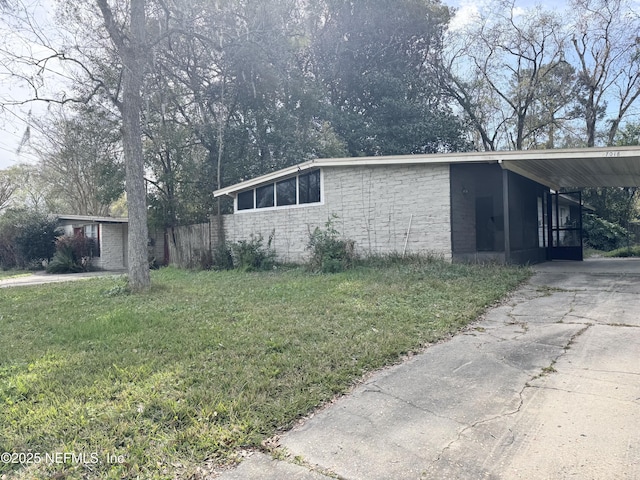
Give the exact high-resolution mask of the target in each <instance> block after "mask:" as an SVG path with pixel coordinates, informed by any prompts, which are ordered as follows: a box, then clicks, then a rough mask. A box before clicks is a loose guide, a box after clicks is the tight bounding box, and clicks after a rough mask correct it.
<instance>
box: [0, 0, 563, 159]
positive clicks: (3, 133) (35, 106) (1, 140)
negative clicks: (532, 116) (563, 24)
mask: <svg viewBox="0 0 640 480" xmlns="http://www.w3.org/2000/svg"><path fill="white" fill-rule="evenodd" d="M48 1H50V0H41V2H44V3H46V2H48ZM486 1H487V0H478V1H471V0H443V3H445V4H446V5H449V6H452V7H455V8H457V15H456V17H455V18H454V20H453V23H452V28H457V27H458V26H460V25H463V24H464V23H465V22H468V21H470V19H471V18H473V15H474V14H475V13H477V12H478V9H480V8H482V5H483V4H484V3H486ZM545 2H548V3H549V4H550V5H553V6H555V7H556V8H557V7H558V6H559V5H561V4H562V3H564V2H558V1H557V0H555V1H554V0H544V1H543V2H542V3H543V4H544V3H545ZM536 3H540V2H535V1H533V0H516V7H517V8H518V9H525V8H527V7H531V6H533V5H535V4H536ZM46 12H47V9H42V8H40V9H39V10H38V14H39V15H45V13H46ZM45 18H46V17H45ZM44 22H46V20H45V19H43V20H42V21H41V23H44ZM0 36H3V37H4V38H3V40H4V41H5V44H6V38H8V37H9V36H10V35H7V33H6V32H4V35H3V32H2V31H0ZM21 48H29V49H32V50H33V49H35V48H36V47H34V46H33V45H26V46H25V45H23V46H22V47H21ZM36 51H37V50H36ZM0 60H1V59H0ZM26 98H29V92H28V91H26V90H25V89H21V88H20V87H19V86H18V85H17V84H16V83H15V82H14V81H12V80H11V79H10V78H9V77H8V76H7V72H6V70H4V71H3V67H2V64H1V63H0V104H2V103H4V102H5V101H7V100H10V99H12V100H20V99H26ZM46 109H47V105H46V104H43V103H41V102H33V103H29V104H26V105H22V106H13V107H6V108H4V109H2V108H1V107H0V170H1V169H6V168H8V167H11V166H13V165H17V164H20V163H33V162H35V161H36V158H35V157H34V156H33V154H31V153H30V152H29V148H22V149H21V148H20V143H21V140H22V139H23V138H24V135H25V132H26V130H27V125H28V119H29V117H30V115H31V116H33V117H36V116H39V115H42V114H44V113H46Z"/></svg>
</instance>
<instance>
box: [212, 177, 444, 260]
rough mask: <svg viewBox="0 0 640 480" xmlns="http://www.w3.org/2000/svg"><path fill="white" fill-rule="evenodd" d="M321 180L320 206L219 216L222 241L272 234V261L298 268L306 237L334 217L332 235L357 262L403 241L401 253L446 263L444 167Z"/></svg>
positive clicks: (392, 249)
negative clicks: (350, 246)
mask: <svg viewBox="0 0 640 480" xmlns="http://www.w3.org/2000/svg"><path fill="white" fill-rule="evenodd" d="M322 181H323V185H324V198H323V200H324V203H323V204H322V205H309V206H297V207H294V208H282V209H273V210H254V211H250V212H246V211H245V212H240V213H236V214H234V215H226V216H225V217H224V228H225V235H226V239H227V240H228V241H238V240H246V239H249V237H250V235H251V234H254V235H257V234H261V235H262V236H263V237H264V238H265V240H266V239H268V238H269V236H270V235H272V234H273V240H274V242H273V247H274V248H275V250H276V253H277V255H278V258H279V260H281V261H287V262H301V261H304V260H305V258H306V256H307V255H308V252H307V251H306V244H307V242H308V240H309V234H310V232H312V231H313V230H314V229H315V227H317V226H319V227H321V228H322V227H324V224H325V222H326V221H327V219H328V217H329V216H330V215H332V214H333V213H335V214H337V215H338V218H337V219H336V220H335V222H334V226H335V228H336V229H337V230H338V231H339V232H340V233H342V235H343V236H344V237H345V238H348V239H350V240H354V241H355V242H356V250H357V252H358V254H359V255H363V256H366V255H369V254H384V253H392V252H397V253H401V252H402V251H403V249H404V248H405V241H406V244H407V247H406V251H407V253H421V254H436V255H440V256H442V257H444V258H446V259H450V258H451V225H450V211H451V208H450V183H449V166H448V165H406V166H354V167H326V168H323V170H322ZM412 215H413V218H412ZM410 221H411V229H410V232H409V237H408V240H407V236H406V235H407V230H408V229H409V223H410Z"/></svg>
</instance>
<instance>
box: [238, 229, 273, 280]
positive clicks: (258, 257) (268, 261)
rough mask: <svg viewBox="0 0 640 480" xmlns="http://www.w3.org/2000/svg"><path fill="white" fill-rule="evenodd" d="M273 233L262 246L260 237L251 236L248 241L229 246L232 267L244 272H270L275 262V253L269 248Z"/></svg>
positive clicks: (262, 241) (262, 242) (262, 240)
mask: <svg viewBox="0 0 640 480" xmlns="http://www.w3.org/2000/svg"><path fill="white" fill-rule="evenodd" d="M272 242H273V233H272V234H271V235H270V236H269V240H268V241H267V245H266V246H265V245H264V239H263V238H262V235H258V236H257V237H256V236H254V235H253V234H252V235H251V237H250V239H249V240H240V241H239V242H235V243H232V244H231V258H232V259H233V267H234V268H237V269H239V270H244V271H245V272H256V271H261V270H271V269H272V268H273V267H274V265H275V261H276V252H275V251H274V250H273V249H272V248H271V243H272Z"/></svg>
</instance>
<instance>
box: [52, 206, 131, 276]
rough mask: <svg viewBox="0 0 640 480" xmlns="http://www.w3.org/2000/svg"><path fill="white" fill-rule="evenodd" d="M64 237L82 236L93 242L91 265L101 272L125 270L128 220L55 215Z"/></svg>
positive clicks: (122, 218) (124, 218) (123, 218)
mask: <svg viewBox="0 0 640 480" xmlns="http://www.w3.org/2000/svg"><path fill="white" fill-rule="evenodd" d="M56 217H57V219H58V223H59V224H60V226H61V227H62V228H63V229H64V233H65V235H80V234H81V235H84V236H85V237H87V238H92V239H94V240H95V242H96V245H97V249H96V252H95V253H94V256H93V259H92V264H93V266H94V267H96V268H99V269H102V270H123V269H126V268H127V263H128V262H127V255H128V241H129V238H128V236H129V219H128V218H126V217H121V218H116V217H98V216H92V215H56Z"/></svg>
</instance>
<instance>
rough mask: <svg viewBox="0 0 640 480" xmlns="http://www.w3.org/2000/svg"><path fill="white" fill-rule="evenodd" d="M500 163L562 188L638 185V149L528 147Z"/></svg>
mask: <svg viewBox="0 0 640 480" xmlns="http://www.w3.org/2000/svg"><path fill="white" fill-rule="evenodd" d="M501 157H502V158H499V159H498V162H499V163H500V165H502V167H503V168H505V169H507V170H511V171H513V172H515V173H518V174H520V175H522V176H524V177H527V178H530V179H532V180H535V181H537V182H539V183H542V184H543V185H547V186H548V187H551V188H553V189H555V190H557V189H559V188H561V187H579V188H580V187H640V148H639V147H618V148H616V147H610V148H590V149H572V150H527V151H523V152H513V154H511V155H509V154H507V155H504V156H502V155H501Z"/></svg>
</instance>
